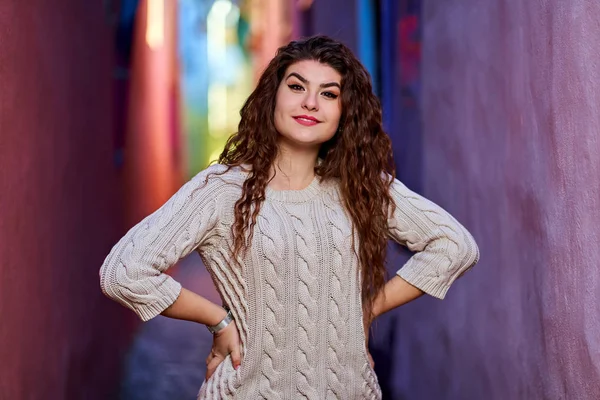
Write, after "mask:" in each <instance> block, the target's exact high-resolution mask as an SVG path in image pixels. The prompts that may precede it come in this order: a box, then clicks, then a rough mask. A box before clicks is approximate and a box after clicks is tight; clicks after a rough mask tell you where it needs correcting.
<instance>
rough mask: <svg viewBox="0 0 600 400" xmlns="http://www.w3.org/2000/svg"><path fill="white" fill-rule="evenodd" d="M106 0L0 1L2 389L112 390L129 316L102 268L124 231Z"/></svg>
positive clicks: (52, 392) (30, 392) (45, 394)
mask: <svg viewBox="0 0 600 400" xmlns="http://www.w3.org/2000/svg"><path fill="white" fill-rule="evenodd" d="M101 5H102V2H81V1H76V0H60V1H59V0H55V1H35V2H33V4H32V2H30V1H24V2H18V1H3V2H2V3H1V5H0V38H1V39H0V88H1V89H0V254H2V262H1V263H0V316H1V317H0V320H1V322H0V360H2V362H1V363H0V398H1V399H11V400H21V399H42V398H43V399H91V400H93V399H98V400H106V399H110V398H116V397H115V396H114V393H116V387H117V384H118V377H117V374H118V373H119V363H120V356H121V353H120V351H121V350H122V349H123V345H124V344H125V342H126V341H128V334H127V333H126V330H127V324H128V321H131V320H130V314H129V313H127V312H126V311H125V310H124V309H122V308H121V307H120V306H118V305H117V304H113V303H111V302H110V301H108V300H106V299H105V298H104V297H103V296H102V294H101V292H100V289H99V284H98V269H99V266H100V265H101V263H102V260H103V259H104V257H105V256H106V254H107V253H108V251H109V250H110V247H111V245H112V244H113V243H114V242H115V241H116V240H117V239H118V236H119V234H121V233H122V231H123V224H122V213H121V210H120V204H119V202H120V201H121V200H122V199H121V193H122V191H121V188H120V181H121V180H120V178H119V174H118V171H116V169H115V167H114V166H113V163H112V157H113V153H112V151H113V131H112V129H113V123H112V100H113V99H112V92H111V87H112V84H113V82H112V72H113V71H112V65H113V64H112V54H113V35H112V28H111V27H109V25H108V24H107V22H106V21H105V15H104V12H103V10H102V7H101Z"/></svg>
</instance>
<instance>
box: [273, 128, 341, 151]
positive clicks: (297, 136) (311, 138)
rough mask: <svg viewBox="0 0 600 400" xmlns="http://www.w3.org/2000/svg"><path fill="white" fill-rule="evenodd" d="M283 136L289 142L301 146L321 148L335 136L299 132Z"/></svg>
mask: <svg viewBox="0 0 600 400" xmlns="http://www.w3.org/2000/svg"><path fill="white" fill-rule="evenodd" d="M282 136H283V137H284V138H285V139H286V140H287V141H289V142H291V143H294V144H297V145H300V146H310V147H312V146H320V145H322V144H323V143H325V142H326V141H328V140H329V139H331V138H332V137H333V135H325V134H316V132H306V131H299V132H298V131H297V132H290V133H288V134H282Z"/></svg>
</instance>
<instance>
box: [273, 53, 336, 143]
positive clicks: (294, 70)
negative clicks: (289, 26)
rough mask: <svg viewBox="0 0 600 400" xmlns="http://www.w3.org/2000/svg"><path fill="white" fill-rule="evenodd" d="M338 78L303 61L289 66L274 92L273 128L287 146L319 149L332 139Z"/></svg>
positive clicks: (314, 63)
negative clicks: (275, 94)
mask: <svg viewBox="0 0 600 400" xmlns="http://www.w3.org/2000/svg"><path fill="white" fill-rule="evenodd" d="M341 85H342V77H341V76H340V74H339V73H338V72H337V71H336V70H335V69H333V68H331V67H330V66H328V65H326V64H321V63H319V62H318V61H312V60H305V61H299V62H297V63H295V64H292V65H290V66H289V67H288V68H287V70H286V71H285V74H284V75H283V79H282V80H281V83H280V84H279V88H278V89H277V98H276V101H275V128H276V129H277V132H279V134H280V135H281V139H283V140H285V141H286V142H288V143H289V144H291V145H294V146H301V147H317V148H318V147H320V145H321V144H322V143H325V142H326V141H328V140H329V139H331V138H332V137H333V135H335V132H336V130H337V128H338V125H339V122H340V115H341V113H342V103H341V96H340V94H341V93H340V90H341Z"/></svg>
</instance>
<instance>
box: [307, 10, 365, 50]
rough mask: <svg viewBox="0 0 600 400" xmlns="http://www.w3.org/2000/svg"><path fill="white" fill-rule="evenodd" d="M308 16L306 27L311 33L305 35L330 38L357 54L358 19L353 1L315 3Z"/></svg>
mask: <svg viewBox="0 0 600 400" xmlns="http://www.w3.org/2000/svg"><path fill="white" fill-rule="evenodd" d="M309 15H310V17H309V18H310V21H309V23H308V25H309V27H310V28H312V31H309V32H306V34H307V35H328V36H331V37H332V38H334V39H337V40H339V41H341V42H343V43H344V44H345V45H346V46H348V47H349V48H350V49H352V51H354V52H356V54H358V36H357V26H356V24H357V23H358V17H357V15H356V4H355V1H354V0H353V1H348V0H327V1H315V2H314V3H313V4H312V6H311V8H310V11H309Z"/></svg>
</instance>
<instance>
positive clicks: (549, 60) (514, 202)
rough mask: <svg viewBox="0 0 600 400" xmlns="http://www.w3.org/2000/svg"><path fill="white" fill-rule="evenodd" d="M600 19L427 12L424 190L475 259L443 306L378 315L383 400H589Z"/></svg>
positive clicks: (471, 3) (599, 253)
mask: <svg viewBox="0 0 600 400" xmlns="http://www.w3.org/2000/svg"><path fill="white" fill-rule="evenodd" d="M599 18H600V2H597V1H590V0H570V1H561V0H547V1H541V0H533V1H530V0H527V1H525V0H520V1H512V2H507V1H504V0H490V1H485V2H482V1H476V0H466V1H457V0H449V1H425V2H424V14H423V60H422V82H423V89H422V94H423V103H422V106H423V107H422V110H423V115H424V117H423V173H422V177H423V189H424V190H423V191H424V194H425V195H426V196H428V197H429V198H431V199H432V200H434V201H436V202H438V203H439V204H440V205H442V206H444V207H445V208H447V209H448V210H449V211H450V212H452V213H453V214H454V215H455V216H456V217H457V218H458V219H459V220H460V221H462V222H463V223H464V224H465V225H466V226H467V227H468V228H470V229H471V230H472V232H473V234H474V236H475V237H476V238H477V240H478V242H479V245H480V249H481V255H482V256H481V261H480V263H479V264H478V266H477V267H476V268H475V269H474V270H473V271H472V272H470V273H468V274H467V275H466V276H465V277H464V278H462V279H461V280H459V281H458V282H457V283H456V285H455V287H453V288H452V289H451V291H450V293H449V296H448V298H447V300H445V301H443V302H439V301H437V300H434V299H431V298H423V299H420V300H418V301H416V302H415V303H413V304H410V305H407V306H405V307H403V308H402V309H400V310H398V311H397V312H396V313H392V316H387V321H390V320H391V318H395V324H396V326H397V328H398V329H396V333H395V342H393V344H392V349H391V351H393V352H394V354H395V357H394V359H395V360H396V361H397V362H396V363H395V365H394V374H393V376H394V380H393V385H394V388H395V389H394V390H395V393H396V395H395V397H394V398H397V399H400V398H410V399H460V400H481V399H486V400H492V399H498V400H500V399H502V400H506V399H511V400H513V399H515V400H517V399H522V400H536V399H540V400H542V399H566V400H575V399H576V400H592V399H593V400H597V399H599V398H600V317H599V315H600V314H599V308H598V307H599V306H598V304H600V273H599V270H598V263H599V260H600V246H599V243H600V113H599V111H600V40H598V38H599V37H600V24H598V20H599ZM379 340H380V341H382V340H385V337H380V339H379Z"/></svg>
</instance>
